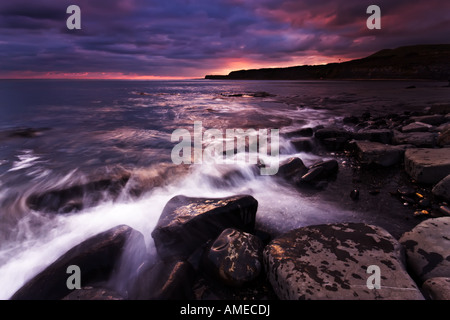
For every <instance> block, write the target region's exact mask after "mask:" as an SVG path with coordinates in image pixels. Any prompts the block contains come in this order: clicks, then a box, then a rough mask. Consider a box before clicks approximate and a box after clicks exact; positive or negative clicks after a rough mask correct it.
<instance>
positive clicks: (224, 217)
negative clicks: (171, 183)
mask: <svg viewBox="0 0 450 320" xmlns="http://www.w3.org/2000/svg"><path fill="white" fill-rule="evenodd" d="M257 208H258V202H257V201H256V199H255V198H253V197H252V196H249V195H237V196H232V197H228V198H219V199H208V198H189V197H185V196H175V197H173V198H172V199H170V200H169V202H167V204H166V206H165V207H164V209H163V212H162V213H161V216H160V218H159V221H158V223H157V225H156V227H155V229H154V230H153V232H152V237H153V239H154V240H155V246H156V249H157V252H158V254H159V255H160V257H161V258H163V259H173V258H175V257H178V258H180V259H183V258H187V257H188V256H189V255H190V254H191V253H192V252H194V251H195V250H196V249H197V248H198V247H200V246H202V245H203V244H205V243H206V242H207V241H208V240H210V239H214V238H216V237H217V236H218V235H219V234H220V233H221V232H222V231H223V230H225V229H227V228H236V229H239V230H242V231H245V232H252V231H253V230H254V227H255V218H256V210H257Z"/></svg>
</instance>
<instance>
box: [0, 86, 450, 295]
mask: <svg viewBox="0 0 450 320" xmlns="http://www.w3.org/2000/svg"><path fill="white" fill-rule="evenodd" d="M445 85H446V83H441V82H428V81H411V80H408V81H219V80H203V79H198V80H179V81H132V80H0V299H8V298H9V297H11V295H12V294H14V292H15V291H16V290H18V289H19V288H20V287H21V286H22V285H23V284H24V283H26V281H27V280H29V279H31V278H32V277H33V276H35V275H36V274H38V273H39V272H40V271H42V270H43V269H44V268H45V267H47V266H48V265H49V264H51V263H52V262H53V261H54V260H56V259H57V258H58V257H59V256H61V255H62V254H63V253H65V252H66V251H67V250H69V249H70V248H72V247H73V246H75V245H77V244H78V243H80V242H82V241H83V240H85V239H87V238H89V237H91V236H93V235H95V234H98V233H100V232H102V231H105V230H107V229H110V228H112V227H115V226H117V225H120V224H126V225H129V226H130V227H132V228H134V229H136V230H138V231H140V232H141V233H142V234H143V235H144V238H145V241H146V245H147V247H148V250H149V252H150V256H152V255H154V256H155V255H156V252H155V248H154V244H153V239H152V237H151V232H152V230H153V229H154V227H155V225H156V223H157V222H158V219H159V216H160V214H161V212H162V210H163V208H164V206H165V204H166V203H167V201H169V200H170V199H171V198H172V197H174V196H176V195H185V196H190V197H210V198H218V197H226V196H231V195H236V194H250V195H252V196H253V197H255V199H257V201H258V212H257V217H256V224H257V228H259V229H262V230H268V231H270V232H271V233H272V234H275V235H276V234H280V233H282V232H285V231H288V230H291V229H293V228H298V227H302V226H306V225H312V224H321V223H332V222H349V221H354V222H364V221H367V219H368V217H367V215H365V214H361V213H357V212H355V211H354V210H346V209H345V208H342V207H339V206H336V204H335V203H333V202H331V201H326V200H324V199H322V198H321V196H320V192H318V193H315V194H314V195H312V196H311V195H310V196H304V195H302V194H301V193H299V191H298V190H296V188H293V187H292V186H290V185H289V184H284V183H280V182H279V181H278V180H277V179H275V178H274V177H273V176H265V175H260V174H258V172H257V170H255V164H254V163H251V162H250V161H248V158H246V157H237V158H236V159H234V161H230V162H229V163H214V162H208V163H206V162H205V163H193V164H191V165H185V164H181V165H178V164H175V163H174V161H173V157H172V152H173V149H174V147H175V146H176V145H177V144H178V143H179V141H178V140H177V141H174V139H173V133H174V132H175V131H176V130H179V129H185V130H187V131H189V132H193V130H194V123H201V125H202V128H203V130H208V129H215V130H216V132H223V133H225V132H226V130H227V129H242V130H249V129H254V130H255V131H256V132H258V130H266V129H269V130H273V129H277V130H279V154H277V155H276V158H275V159H274V157H275V156H273V155H271V154H267V155H262V156H264V157H265V159H266V160H267V161H283V160H285V159H287V158H290V157H300V158H301V159H302V160H303V161H304V163H305V164H307V165H308V164H312V163H314V162H316V161H319V160H322V159H328V158H333V153H329V154H323V153H322V154H318V153H314V152H298V151H296V149H295V148H294V146H293V145H292V144H291V143H290V141H289V139H288V138H287V137H286V136H285V135H284V133H286V132H289V131H293V130H297V129H301V128H305V127H317V126H320V125H325V126H326V125H333V124H334V123H336V122H340V121H341V120H342V118H343V117H344V116H345V115H351V114H356V115H361V114H362V113H364V112H370V113H371V114H372V115H373V114H377V113H379V114H383V113H384V114H386V113H396V112H398V113H403V112H404V111H407V112H413V111H415V110H424V109H425V108H427V107H429V106H430V105H433V104H440V103H449V101H450V91H449V89H448V88H444V86H445ZM411 86H413V87H411ZM407 88H409V89H407ZM184 132H186V131H184ZM224 139H225V135H224ZM202 143H203V147H204V144H205V141H203V142H202ZM206 143H207V142H206ZM241 151H242V150H241ZM243 152H244V153H245V152H248V150H243ZM268 158H269V159H268ZM123 171H126V172H129V173H131V178H130V181H131V180H133V181H146V183H144V185H145V187H143V188H142V190H140V192H138V193H137V194H136V193H131V192H129V191H130V189H129V188H124V189H123V190H122V191H121V193H120V195H118V196H117V195H115V196H114V197H112V196H109V195H108V194H107V193H106V194H102V195H101V197H100V198H98V197H97V198H96V201H95V202H93V201H92V199H89V195H87V196H86V199H84V200H82V201H86V203H85V205H83V206H81V207H78V210H69V211H68V212H48V210H39V209H36V208H34V209H33V208H30V205H29V202H28V199H29V198H30V197H31V196H33V195H36V194H45V192H51V191H53V190H62V189H67V188H70V187H72V186H77V185H83V184H86V183H88V182H89V181H92V179H96V178H98V177H105V176H106V177H107V176H108V175H111V174H112V173H117V172H123ZM369 220H370V219H369Z"/></svg>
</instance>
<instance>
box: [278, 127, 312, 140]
mask: <svg viewBox="0 0 450 320" xmlns="http://www.w3.org/2000/svg"><path fill="white" fill-rule="evenodd" d="M313 134H314V130H313V129H312V128H309V127H306V128H301V129H297V130H292V131H288V132H286V133H285V135H286V136H287V137H288V138H293V137H312V136H313Z"/></svg>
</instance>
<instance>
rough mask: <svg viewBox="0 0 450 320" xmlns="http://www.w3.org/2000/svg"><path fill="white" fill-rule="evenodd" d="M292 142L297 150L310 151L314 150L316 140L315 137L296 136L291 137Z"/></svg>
mask: <svg viewBox="0 0 450 320" xmlns="http://www.w3.org/2000/svg"><path fill="white" fill-rule="evenodd" d="M291 143H292V144H293V145H294V147H295V149H296V150H297V151H303V152H310V151H312V150H314V146H315V141H314V139H313V138H307V137H305V138H294V139H291Z"/></svg>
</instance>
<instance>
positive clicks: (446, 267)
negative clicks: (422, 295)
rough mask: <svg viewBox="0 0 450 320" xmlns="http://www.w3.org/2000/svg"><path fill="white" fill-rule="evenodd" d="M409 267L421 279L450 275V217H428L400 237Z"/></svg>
mask: <svg viewBox="0 0 450 320" xmlns="http://www.w3.org/2000/svg"><path fill="white" fill-rule="evenodd" d="M400 243H401V244H402V245H403V246H404V247H405V249H406V262H407V265H408V268H409V269H410V270H411V272H412V273H413V274H414V276H415V277H417V279H419V281H425V280H427V279H430V278H435V277H450V217H442V218H433V219H428V220H425V221H423V222H421V223H420V224H418V225H417V226H416V227H414V228H413V229H412V230H411V231H409V232H406V233H404V234H403V235H402V237H401V238H400Z"/></svg>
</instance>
